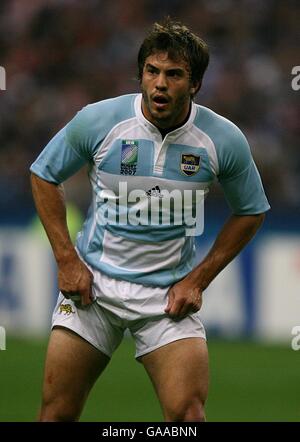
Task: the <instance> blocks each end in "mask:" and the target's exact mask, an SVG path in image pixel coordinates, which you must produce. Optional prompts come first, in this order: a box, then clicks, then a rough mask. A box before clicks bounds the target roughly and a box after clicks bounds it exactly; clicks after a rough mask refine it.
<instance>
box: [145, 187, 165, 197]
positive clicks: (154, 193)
mask: <svg viewBox="0 0 300 442" xmlns="http://www.w3.org/2000/svg"><path fill="white" fill-rule="evenodd" d="M146 195H147V196H148V197H150V198H151V197H156V198H163V195H162V193H161V191H160V188H159V186H155V187H152V189H149V190H147V192H146Z"/></svg>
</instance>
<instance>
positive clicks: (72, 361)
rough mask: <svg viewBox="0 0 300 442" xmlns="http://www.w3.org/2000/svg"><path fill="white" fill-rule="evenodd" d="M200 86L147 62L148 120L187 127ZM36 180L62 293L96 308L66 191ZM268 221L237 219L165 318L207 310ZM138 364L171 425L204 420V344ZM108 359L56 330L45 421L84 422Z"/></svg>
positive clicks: (176, 289)
mask: <svg viewBox="0 0 300 442" xmlns="http://www.w3.org/2000/svg"><path fill="white" fill-rule="evenodd" d="M199 86H200V83H199V82H196V83H195V84H192V83H191V80H190V72H189V68H188V65H187V63H186V62H185V61H183V60H172V59H169V58H168V54H167V53H162V52H158V53H154V54H152V55H151V56H149V57H148V58H147V59H146V61H145V66H144V70H143V75H142V79H141V89H142V94H143V99H142V111H143V114H144V116H145V117H146V118H147V119H148V120H149V121H150V122H151V123H152V124H154V125H155V126H156V127H157V128H158V129H160V130H161V131H167V130H171V129H174V128H175V127H177V126H180V125H181V124H183V123H184V122H185V121H186V119H187V118H188V115H189V110H190V106H191V97H192V96H193V95H194V94H195V92H197V90H198V89H199ZM31 183H32V191H33V197H34V200H35V204H36V208H37V211H38V214H39V216H40V218H41V221H42V223H43V225H44V227H45V230H46V232H47V235H48V237H49V240H50V243H51V246H52V249H53V253H54V256H55V259H56V262H57V266H58V282H59V289H60V290H61V291H62V293H63V294H64V296H65V297H66V298H69V297H73V296H78V297H79V299H81V302H78V303H77V306H78V307H81V308H88V306H89V305H90V304H91V303H92V283H93V275H92V273H91V272H90V271H89V269H88V268H87V267H86V266H85V265H84V263H83V262H82V261H81V260H80V259H79V257H78V255H77V253H76V250H75V248H74V246H73V244H72V241H71V239H70V235H69V232H68V228H67V223H66V209H65V202H64V195H63V189H62V186H57V185H55V184H52V183H49V182H46V181H44V180H42V179H41V178H39V177H37V176H35V175H33V174H32V175H31ZM263 219H264V214H258V215H249V216H248V215H247V216H237V215H232V216H231V217H230V218H229V219H228V221H227V222H226V223H225V224H224V226H223V228H222V230H221V231H220V233H219V235H218V236H217V238H216V241H215V243H214V245H213V246H212V248H211V250H210V251H209V253H208V255H207V256H206V257H205V258H204V259H203V261H202V262H201V263H199V264H198V266H197V267H196V268H195V269H194V270H193V271H192V272H191V273H189V274H188V275H187V276H186V277H185V278H184V279H182V280H181V281H179V282H177V283H176V284H174V285H173V286H172V287H171V288H170V289H169V292H168V303H167V305H166V307H165V313H166V314H167V315H169V316H170V317H171V318H174V319H177V320H180V319H181V318H183V317H184V316H186V315H188V314H191V313H194V312H197V311H198V310H200V308H201V305H202V295H203V291H204V290H205V289H206V288H207V287H208V286H209V284H210V282H211V281H212V280H213V279H214V278H215V277H216V276H217V275H218V274H219V273H220V271H221V270H222V269H223V268H224V267H226V265H227V264H228V263H229V262H230V261H231V260H232V259H233V258H234V257H235V256H236V255H237V254H238V253H239V252H240V251H241V250H242V249H243V248H244V247H245V245H246V244H247V243H248V242H249V241H250V239H251V238H252V237H253V236H254V235H255V233H256V231H257V230H258V228H259V227H260V226H261V224H262V222H263ZM66 349H67V351H66ZM139 360H140V361H141V362H142V363H143V365H144V367H145V369H146V371H147V373H148V375H149V377H150V379H151V381H152V383H153V385H154V388H155V391H156V393H157V396H158V398H159V400H160V403H161V406H162V410H163V414H164V418H165V420H166V421H204V420H205V412H204V405H205V401H206V398H207V392H208V378H209V376H208V352H207V346H206V342H205V340H204V339H202V338H186V339H179V340H177V341H174V342H172V343H170V344H167V345H165V346H162V347H160V348H158V349H157V350H154V351H152V352H150V353H148V354H146V355H144V356H142V357H141V358H140V359H139ZM83 361H84V362H83ZM187 361H188V363H187ZM108 362H109V358H108V357H107V356H106V355H104V354H103V353H101V352H100V351H98V350H96V349H95V348H94V347H92V346H91V345H90V344H89V343H87V342H86V341H84V340H83V339H82V338H81V337H79V336H78V335H76V334H75V333H74V332H72V331H70V330H66V329H64V328H55V329H54V330H53V331H52V333H51V337H50V342H49V347H48V353H47V358H46V365H45V376H44V386H43V400H42V407H41V411H40V416H39V419H40V420H42V421H70V420H77V419H78V418H79V416H80V413H81V410H82V407H83V405H84V402H85V400H86V397H87V395H88V393H89V391H90V389H91V387H92V386H93V384H94V382H95V380H96V379H97V377H98V376H99V375H100V374H101V373H102V371H103V370H104V368H105V367H106V366H107V364H108ZM74 373H76V383H75V384H74ZM74 385H75V386H74Z"/></svg>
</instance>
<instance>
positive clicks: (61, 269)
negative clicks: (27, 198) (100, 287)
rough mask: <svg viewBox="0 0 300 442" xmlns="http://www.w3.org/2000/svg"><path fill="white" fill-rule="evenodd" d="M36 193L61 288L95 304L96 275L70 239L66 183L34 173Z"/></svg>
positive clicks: (35, 198)
mask: <svg viewBox="0 0 300 442" xmlns="http://www.w3.org/2000/svg"><path fill="white" fill-rule="evenodd" d="M31 186H32V194H33V198H34V202H35V206H36V209H37V212H38V214H39V217H40V219H41V222H42V224H43V226H44V228H45V230H46V233H47V236H48V238H49V241H50V243H51V246H52V250H53V253H54V256H55V259H56V262H57V266H58V284H59V289H60V291H61V292H62V293H63V295H64V296H65V297H66V298H69V297H70V298H72V299H76V297H78V300H79V299H80V298H79V297H81V304H82V305H88V304H91V303H92V282H93V275H92V273H91V272H90V271H89V269H88V268H87V267H86V265H84V263H83V262H82V261H81V259H80V258H79V256H78V254H77V252H76V250H75V248H74V246H73V244H72V241H71V238H70V234H69V231H68V226H67V220H66V206H65V198H64V191H63V187H62V185H57V184H53V183H50V182H48V181H46V180H43V179H41V178H39V177H38V176H37V175H35V174H33V173H32V174H31Z"/></svg>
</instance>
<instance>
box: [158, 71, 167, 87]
mask: <svg viewBox="0 0 300 442" xmlns="http://www.w3.org/2000/svg"><path fill="white" fill-rule="evenodd" d="M155 87H156V89H157V90H159V91H165V90H166V89H167V88H168V84H167V79H166V76H165V75H164V74H163V73H162V72H161V73H160V74H159V75H158V76H157V78H156V84H155Z"/></svg>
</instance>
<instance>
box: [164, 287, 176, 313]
mask: <svg viewBox="0 0 300 442" xmlns="http://www.w3.org/2000/svg"><path fill="white" fill-rule="evenodd" d="M167 296H168V304H167V306H166V308H165V312H166V313H169V311H170V310H171V307H172V304H173V301H174V292H173V290H172V289H171V290H170V291H169V292H168V294H167Z"/></svg>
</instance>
